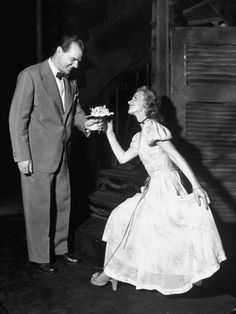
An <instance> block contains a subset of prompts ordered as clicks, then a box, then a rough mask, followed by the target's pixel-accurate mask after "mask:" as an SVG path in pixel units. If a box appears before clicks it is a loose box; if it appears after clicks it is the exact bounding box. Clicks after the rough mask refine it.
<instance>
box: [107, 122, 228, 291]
mask: <svg viewBox="0 0 236 314" xmlns="http://www.w3.org/2000/svg"><path fill="white" fill-rule="evenodd" d="M169 139H171V134H170V131H169V130H168V129H167V128H165V127H164V126H162V125H161V124H159V123H157V122H155V121H153V120H146V121H145V123H144V125H143V126H142V131H141V132H139V133H137V134H135V135H134V137H133V139H132V141H131V145H130V147H131V149H134V150H135V151H136V152H137V153H138V155H139V157H140V160H141V161H142V163H143V165H144V167H145V169H146V170H147V172H148V174H149V182H148V183H147V184H146V186H145V187H142V188H141V191H142V192H141V193H137V194H135V195H134V196H133V197H131V198H128V199H127V200H126V201H124V202H123V203H121V204H120V205H119V206H118V207H116V208H115V209H114V210H113V211H112V213H111V215H110V216H109V218H108V221H107V223H106V226H105V230H104V234H103V240H104V241H106V242H107V246H106V254H105V263H104V271H105V273H106V274H107V275H108V276H110V277H112V278H114V279H117V280H119V281H122V282H126V283H130V284H132V285H134V286H136V289H148V290H153V289H155V290H158V291H159V292H161V293H162V294H165V295H168V294H177V293H184V292H186V291H188V290H190V289H191V288H192V286H193V283H195V282H197V281H199V280H201V279H204V278H207V277H210V276H211V275H212V274H213V273H215V272H216V271H217V270H218V269H219V267H220V262H222V261H224V260H225V259H226V257H225V253H224V250H223V247H222V243H221V239H220V236H219V234H218V230H217V228H216V225H215V222H214V219H213V216H212V213H211V210H210V208H208V210H206V209H205V208H204V207H203V206H199V205H198V204H197V202H196V200H195V198H194V195H193V193H191V194H187V192H186V190H185V188H184V186H183V185H182V183H181V179H180V176H179V173H178V171H177V169H176V168H175V166H174V164H173V163H172V162H171V160H170V158H169V157H168V155H167V154H166V153H165V152H164V151H163V150H162V149H161V147H160V146H159V144H158V143H159V141H166V140H169Z"/></svg>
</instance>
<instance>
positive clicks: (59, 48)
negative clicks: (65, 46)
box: [57, 46, 63, 54]
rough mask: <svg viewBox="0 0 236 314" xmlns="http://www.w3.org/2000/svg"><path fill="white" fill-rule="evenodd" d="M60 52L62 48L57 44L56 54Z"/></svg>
mask: <svg viewBox="0 0 236 314" xmlns="http://www.w3.org/2000/svg"><path fill="white" fill-rule="evenodd" d="M62 52H63V50H62V48H61V46H58V47H57V53H58V54H62Z"/></svg>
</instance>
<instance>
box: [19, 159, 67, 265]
mask: <svg viewBox="0 0 236 314" xmlns="http://www.w3.org/2000/svg"><path fill="white" fill-rule="evenodd" d="M21 187H22V198H23V207H24V215H25V225H26V239H27V247H28V256H29V261H31V262H36V263H49V262H52V260H53V259H54V255H55V254H56V255H60V254H64V253H67V252H68V243H67V238H68V230H69V216H70V206H71V199H70V178H69V169H68V163H67V158H66V154H65V153H63V156H62V160H61V163H60V166H59V168H58V170H57V171H56V172H55V173H43V172H37V171H35V172H33V174H32V175H29V176H26V175H23V174H21Z"/></svg>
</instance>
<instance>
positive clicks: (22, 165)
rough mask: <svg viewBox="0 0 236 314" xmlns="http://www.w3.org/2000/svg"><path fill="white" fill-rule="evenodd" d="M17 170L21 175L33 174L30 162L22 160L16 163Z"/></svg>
mask: <svg viewBox="0 0 236 314" xmlns="http://www.w3.org/2000/svg"><path fill="white" fill-rule="evenodd" d="M18 168H19V170H20V172H21V173H22V174H25V175H30V174H32V173H33V164H32V160H24V161H19V162H18Z"/></svg>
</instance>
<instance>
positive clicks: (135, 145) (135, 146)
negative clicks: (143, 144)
mask: <svg viewBox="0 0 236 314" xmlns="http://www.w3.org/2000/svg"><path fill="white" fill-rule="evenodd" d="M139 141H140V132H138V133H136V134H135V135H134V136H133V138H132V140H131V143H130V147H131V148H133V149H134V150H135V151H136V152H138V148H139Z"/></svg>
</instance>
